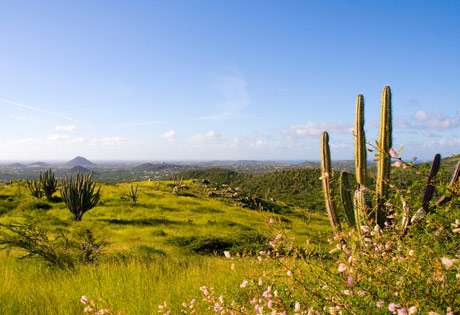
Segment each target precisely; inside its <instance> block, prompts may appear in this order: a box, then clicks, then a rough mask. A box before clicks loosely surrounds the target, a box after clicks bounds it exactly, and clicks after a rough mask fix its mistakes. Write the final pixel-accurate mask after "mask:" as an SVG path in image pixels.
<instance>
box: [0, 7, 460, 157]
mask: <svg viewBox="0 0 460 315" xmlns="http://www.w3.org/2000/svg"><path fill="white" fill-rule="evenodd" d="M0 36H1V40H0V110H1V116H2V117H3V119H2V120H1V124H0V159H1V160H13V159H18V160H36V159H48V160H49V159H70V158H72V157H74V156H75V155H83V156H86V157H88V158H90V159H95V160H101V159H117V160H120V159H130V160H186V159H201V160H207V159H310V160H317V159H318V157H319V149H318V145H319V141H318V139H319V133H320V132H321V131H322V130H329V131H330V134H331V138H332V140H331V142H332V154H333V157H334V158H337V159H339V158H340V159H344V158H352V154H353V150H352V135H351V128H352V123H353V115H354V102H355V97H356V95H357V94H358V93H363V94H364V95H365V101H366V106H367V107H366V118H367V122H366V124H367V126H366V129H367V132H368V138H369V140H372V139H375V136H376V130H377V123H378V114H379V99H380V92H381V90H382V88H383V86H384V85H385V84H389V85H391V87H392V89H393V104H394V117H395V142H396V146H397V147H400V146H403V147H404V155H405V156H407V157H412V156H413V155H415V156H418V157H420V158H429V157H431V156H432V155H433V154H434V153H436V152H440V153H442V154H444V155H448V154H453V153H459V152H460V137H459V131H460V112H459V111H460V75H459V73H460V58H459V56H460V2H458V1H404V2H403V1H385V2H380V1H379V2H377V1H316V2H313V1H294V0H289V1H267V0H264V1H256V0H254V1H198V0H187V1H185V0H184V1H169V0H168V1H14V2H13V1H2V2H0Z"/></svg>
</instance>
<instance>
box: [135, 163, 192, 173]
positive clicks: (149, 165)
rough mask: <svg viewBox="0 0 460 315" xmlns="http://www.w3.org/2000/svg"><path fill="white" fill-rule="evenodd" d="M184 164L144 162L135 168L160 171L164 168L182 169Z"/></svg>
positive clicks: (136, 169)
mask: <svg viewBox="0 0 460 315" xmlns="http://www.w3.org/2000/svg"><path fill="white" fill-rule="evenodd" d="M182 168H183V166H181V165H176V164H170V163H144V164H141V165H137V166H135V167H134V168H133V170H135V171H141V172H158V171H164V170H171V171H172V170H180V169H182Z"/></svg>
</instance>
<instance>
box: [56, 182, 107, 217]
mask: <svg viewBox="0 0 460 315" xmlns="http://www.w3.org/2000/svg"><path fill="white" fill-rule="evenodd" d="M100 192H101V188H100V187H99V188H97V189H96V183H95V182H94V181H93V179H92V176H91V175H82V174H77V175H76V176H71V177H66V178H64V180H63V181H62V188H61V196H62V200H63V201H64V203H65V204H66V206H67V208H69V210H70V212H72V214H73V218H74V220H75V221H81V218H82V216H83V214H85V213H86V212H87V211H88V210H90V209H92V208H94V207H95V206H96V205H97V203H98V202H99V199H100V196H101V194H100Z"/></svg>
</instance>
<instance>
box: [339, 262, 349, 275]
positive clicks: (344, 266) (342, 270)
mask: <svg viewBox="0 0 460 315" xmlns="http://www.w3.org/2000/svg"><path fill="white" fill-rule="evenodd" d="M337 270H338V271H339V272H340V273H342V272H345V270H347V265H345V264H344V263H340V264H339V267H338V268H337Z"/></svg>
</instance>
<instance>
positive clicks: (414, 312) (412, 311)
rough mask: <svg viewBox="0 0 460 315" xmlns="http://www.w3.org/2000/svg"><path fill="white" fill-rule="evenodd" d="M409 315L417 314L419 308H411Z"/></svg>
mask: <svg viewBox="0 0 460 315" xmlns="http://www.w3.org/2000/svg"><path fill="white" fill-rule="evenodd" d="M408 311H409V315H413V314H416V313H417V306H411V307H409V310H408Z"/></svg>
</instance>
